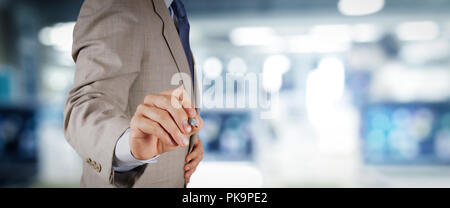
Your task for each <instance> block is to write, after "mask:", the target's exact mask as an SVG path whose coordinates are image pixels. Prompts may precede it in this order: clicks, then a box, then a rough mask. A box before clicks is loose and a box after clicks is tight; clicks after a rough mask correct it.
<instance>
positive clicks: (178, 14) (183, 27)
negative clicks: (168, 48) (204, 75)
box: [171, 0, 194, 83]
mask: <svg viewBox="0 0 450 208" xmlns="http://www.w3.org/2000/svg"><path fill="white" fill-rule="evenodd" d="M171 7H172V9H173V12H174V14H175V18H177V23H178V24H177V26H178V34H179V36H180V39H181V44H182V45H183V48H184V52H185V53H186V57H187V60H188V63H189V69H190V70H191V77H192V83H194V62H193V60H192V54H191V46H190V45H189V27H190V26H189V21H188V19H187V16H186V10H185V9H184V5H183V2H181V0H173V2H172V4H171Z"/></svg>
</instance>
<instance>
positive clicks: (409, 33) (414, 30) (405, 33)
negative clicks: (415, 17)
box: [396, 21, 439, 41]
mask: <svg viewBox="0 0 450 208" xmlns="http://www.w3.org/2000/svg"><path fill="white" fill-rule="evenodd" d="M396 33H397V36H398V38H399V39H400V40H407V41H410V40H433V39H436V38H437V37H438V36H439V25H438V24H437V23H436V22H433V21H420V22H405V23H401V24H400V25H399V26H398V27H397V29H396Z"/></svg>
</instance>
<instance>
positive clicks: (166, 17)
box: [152, 0, 194, 86]
mask: <svg viewBox="0 0 450 208" xmlns="http://www.w3.org/2000/svg"><path fill="white" fill-rule="evenodd" d="M152 1H153V7H154V8H155V12H156V13H157V14H158V16H159V17H160V18H161V20H162V22H163V36H164V39H165V40H166V43H167V46H168V47H169V49H170V52H171V53H172V56H173V59H174V60H175V63H176V65H177V70H178V72H183V73H186V74H189V75H191V76H194V75H193V74H191V72H190V70H189V63H188V61H187V58H186V53H185V52H184V48H183V45H182V44H181V40H180V37H179V36H178V31H177V29H176V27H175V24H174V22H173V19H172V17H171V16H170V13H169V10H168V9H167V7H166V4H165V3H164V0H152ZM186 81H188V80H183V83H184V82H186ZM183 86H184V85H183ZM191 86H192V85H191Z"/></svg>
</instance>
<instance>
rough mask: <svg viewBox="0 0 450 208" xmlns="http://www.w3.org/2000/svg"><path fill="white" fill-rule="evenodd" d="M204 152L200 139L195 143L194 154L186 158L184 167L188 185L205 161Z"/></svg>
mask: <svg viewBox="0 0 450 208" xmlns="http://www.w3.org/2000/svg"><path fill="white" fill-rule="evenodd" d="M204 151H205V150H204V149H203V144H202V141H201V140H200V137H199V138H198V139H197V140H196V141H195V143H194V146H193V149H192V152H191V153H189V154H188V155H187V156H186V165H185V166H184V178H185V179H186V183H189V181H190V180H191V176H192V174H193V173H194V171H195V170H196V169H197V166H198V164H199V163H200V161H201V160H202V159H203V152H204Z"/></svg>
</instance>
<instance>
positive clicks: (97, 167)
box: [96, 163, 102, 173]
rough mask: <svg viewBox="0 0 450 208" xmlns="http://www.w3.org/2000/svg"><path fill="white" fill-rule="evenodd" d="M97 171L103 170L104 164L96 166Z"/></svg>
mask: <svg viewBox="0 0 450 208" xmlns="http://www.w3.org/2000/svg"><path fill="white" fill-rule="evenodd" d="M96 169H97V172H99V173H100V172H101V171H102V166H101V165H100V163H99V164H98V165H97V166H96Z"/></svg>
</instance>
